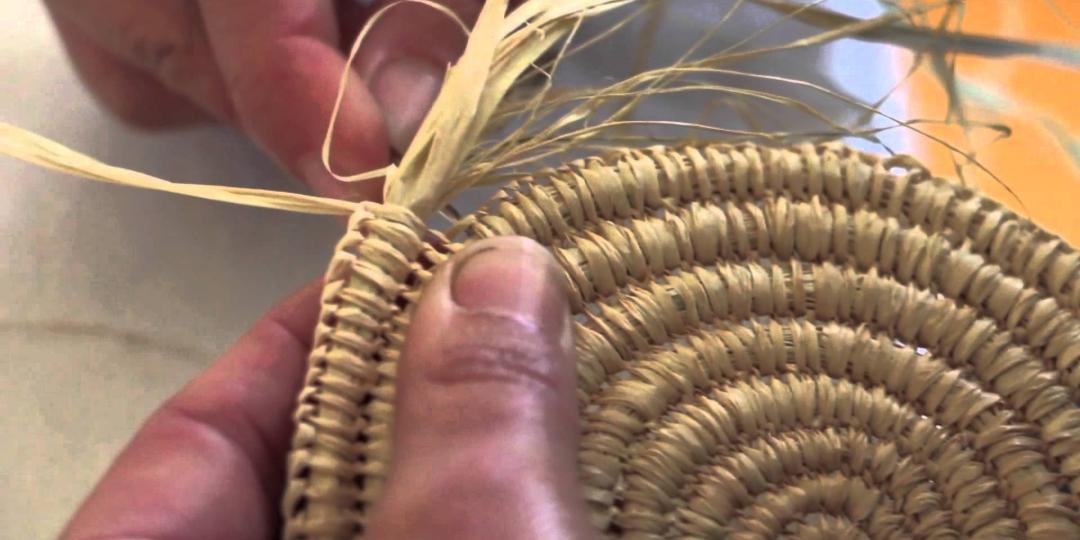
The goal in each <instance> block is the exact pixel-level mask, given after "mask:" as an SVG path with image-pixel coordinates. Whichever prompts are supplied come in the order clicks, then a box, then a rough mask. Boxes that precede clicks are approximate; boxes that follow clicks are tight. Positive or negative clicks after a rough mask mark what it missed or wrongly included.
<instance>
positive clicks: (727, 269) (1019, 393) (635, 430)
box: [284, 144, 1080, 539]
mask: <svg viewBox="0 0 1080 540" xmlns="http://www.w3.org/2000/svg"><path fill="white" fill-rule="evenodd" d="M508 234H518V235H524V236H529V237H532V238H534V239H536V240H537V241H539V242H540V243H542V244H544V245H546V246H548V247H549V248H550V249H551V251H552V253H553V254H554V256H555V258H556V259H557V261H558V262H559V264H560V265H561V267H562V269H563V276H564V278H565V283H566V289H567V291H568V294H569V295H570V298H571V304H572V306H573V309H574V311H575V313H576V314H577V317H578V321H579V324H578V325H577V355H578V365H577V371H578V380H579V398H580V407H581V412H582V426H583V438H582V441H581V447H580V452H579V463H580V479H581V484H582V486H583V489H584V493H585V496H586V499H587V501H588V504H589V508H590V511H591V516H592V519H593V522H594V523H595V524H596V526H598V527H599V528H600V529H601V530H603V531H604V532H605V534H606V536H608V537H612V538H615V537H628V538H629V537H633V538H661V537H687V536H688V537H705V538H715V537H728V536H730V537H734V538H772V537H777V536H781V535H791V536H795V537H800V538H848V537H850V538H860V537H870V538H910V537H920V538H922V537H925V538H960V537H987V538H989V537H1007V538H1016V537H1023V536H1028V537H1032V538H1078V537H1080V519H1078V514H1077V510H1078V506H1080V497H1078V494H1080V409H1078V407H1077V401H1078V399H1080V321H1078V318H1077V316H1078V312H1080V254H1078V253H1077V252H1076V251H1074V250H1072V249H1071V248H1070V247H1069V246H1067V245H1066V244H1065V243H1064V242H1063V241H1061V240H1060V239H1058V238H1057V237H1055V236H1053V235H1051V234H1049V233H1046V232H1044V231H1042V230H1041V229H1039V228H1037V227H1036V226H1034V225H1033V224H1031V223H1030V222H1028V221H1027V220H1025V219H1022V218H1020V217H1018V216H1017V215H1016V214H1014V213H1013V212H1011V211H1009V210H1008V209H1006V208H1004V207H1003V206H1001V205H999V204H997V203H995V202H993V201H990V200H989V199H986V198H984V197H982V196H980V195H979V194H978V193H976V192H974V191H973V190H971V189H969V188H966V187H962V186H959V185H956V184H953V183H949V182H946V181H943V180H940V179H936V178H932V177H931V176H930V175H929V174H928V172H927V171H926V170H924V169H923V168H922V167H921V166H920V165H918V164H917V163H915V162H914V160H912V159H910V158H905V157H893V158H880V157H876V156H873V155H868V154H863V153H859V152H857V151H854V150H851V149H849V148H846V147H843V146H839V145H831V144H825V145H816V146H815V145H810V144H806V145H802V146H797V147H792V148H788V149H772V148H764V147H758V146H753V145H749V144H746V145H738V146H730V145H724V144H714V145H698V146H689V147H684V148H678V149H675V148H665V147H656V148H650V149H646V150H627V151H625V152H622V153H620V154H617V155H614V156H612V157H610V158H607V159H600V158H595V159H587V160H582V161H576V162H574V163H571V164H569V165H567V166H565V167H562V168H560V169H558V170H551V171H547V172H545V173H542V174H539V175H536V176H535V177H534V178H531V179H529V180H526V181H520V182H518V183H516V184H514V185H512V186H509V187H508V188H506V189H505V190H504V191H502V192H501V193H500V194H499V195H498V196H496V198H495V199H494V200H493V201H491V202H490V204H489V205H488V206H486V207H485V208H484V209H482V210H481V211H478V212H476V213H475V214H473V215H471V216H469V217H466V218H464V219H462V220H461V221H460V222H458V223H457V224H456V225H455V226H453V227H452V228H451V229H450V230H449V235H448V236H449V237H450V238H457V239H461V241H462V242H465V243H467V242H469V241H472V240H474V239H478V238H484V237H490V236H496V235H508ZM460 247H461V244H458V243H453V242H450V241H449V240H447V238H446V237H444V236H442V235H440V234H439V233H435V232H432V231H428V230H427V229H425V227H424V226H423V224H422V222H421V221H420V220H419V219H417V218H416V217H415V216H414V215H413V214H412V213H411V212H410V211H408V210H405V209H402V208H398V207H394V206H390V205H378V204H366V205H365V206H364V208H363V209H362V210H360V211H358V212H357V213H356V214H355V215H354V216H353V218H352V221H351V223H350V227H349V232H348V234H346V236H345V238H344V239H343V240H342V241H341V243H340V244H339V246H338V249H337V254H336V255H335V257H334V259H333V261H332V263H331V266H330V270H329V272H328V274H327V282H326V290H325V294H324V296H323V313H322V316H321V320H320V323H319V327H318V330H317V338H316V343H315V349H314V351H313V352H312V355H311V362H310V367H309V371H308V375H307V382H306V385H305V388H304V390H303V393H302V395H301V397H300V405H299V409H298V411H297V417H296V418H297V421H298V430H297V433H296V437H295V440H294V443H293V451H292V454H291V457H290V459H289V468H288V484H287V493H286V497H285V501H284V511H285V516H286V531H285V536H286V537H287V538H290V539H300V538H308V539H313V538H327V539H329V538H335V539H336V538H356V537H358V536H359V535H360V534H361V533H362V531H363V527H364V523H365V510H367V509H368V508H370V506H371V504H372V503H374V502H375V501H376V500H377V498H378V496H379V491H380V489H381V486H382V481H383V477H384V475H385V473H386V470H387V464H388V461H389V460H390V458H391V454H392V449H391V447H390V437H389V435H390V425H391V423H392V417H393V397H394V376H395V365H396V361H397V358H398V355H399V354H400V350H401V345H402V340H403V336H404V332H405V329H406V327H407V325H408V321H409V311H410V306H411V305H412V304H413V303H414V302H415V301H416V299H417V298H418V295H419V294H420V290H421V289H422V287H423V284H424V283H425V282H426V281H427V280H428V278H429V277H430V276H431V273H432V271H433V269H434V268H435V267H437V266H438V265H439V264H440V263H441V262H443V261H444V260H445V259H446V258H447V257H448V255H449V254H450V253H452V252H454V251H456V250H458V249H459V248H460Z"/></svg>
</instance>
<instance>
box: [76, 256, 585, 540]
mask: <svg viewBox="0 0 1080 540" xmlns="http://www.w3.org/2000/svg"><path fill="white" fill-rule="evenodd" d="M319 289H320V286H319V285H312V286H310V287H308V288H307V289H305V290H303V291H301V292H300V293H298V294H296V295H294V296H293V297H292V298H290V299H289V300H287V301H285V302H284V303H283V304H281V305H280V306H278V307H277V308H275V309H274V310H273V311H271V312H270V314H268V315H267V316H266V317H264V318H263V319H262V320H261V321H260V322H259V323H257V324H256V325H255V327H254V328H253V329H252V330H251V331H250V332H249V333H248V334H247V335H246V336H245V337H244V338H242V339H241V340H240V341H239V342H238V343H237V344H236V345H235V346H234V347H233V348H232V349H231V350H230V351H229V352H227V353H226V354H225V355H224V356H223V357H222V358H221V359H220V360H218V361H217V362H216V363H215V364H214V365H213V366H212V367H210V368H209V369H208V370H207V371H206V372H205V373H203V374H202V375H201V376H199V377H198V378H196V379H195V380H193V381H192V382H191V383H189V384H188V385H187V386H186V387H184V389H182V390H181V391H180V392H179V393H178V394H177V395H176V396H174V397H173V398H171V399H170V400H169V401H168V402H167V403H166V404H165V405H164V406H163V407H162V408H161V409H159V410H158V411H157V412H155V413H154V414H153V415H152V416H151V417H150V419H149V420H147V422H146V424H145V425H144V426H143V427H142V429H140V430H139V432H138V434H136V436H135V438H134V440H132V441H131V443H130V444H129V445H128V447H127V448H126V449H125V450H124V451H123V452H122V453H121V454H120V456H119V457H118V458H117V460H116V462H115V463H114V464H113V465H112V467H111V468H110V470H109V471H108V472H107V473H106V474H105V477H104V478H103V479H102V480H101V482H100V483H99V484H98V486H97V487H96V488H95V489H94V491H93V493H92V494H91V495H90V497H89V498H88V499H87V500H86V502H85V503H84V504H83V506H82V508H81V509H80V510H79V511H78V512H77V513H76V515H75V517H74V518H73V519H72V520H71V522H70V523H69V524H68V526H67V529H66V530H65V532H64V533H63V534H62V535H61V538H63V539H65V540H90V539H93V540H110V539H116V540H119V539H126V538H141V539H162V540H163V539H169V540H177V539H193V540H194V539H198V540H214V539H218V538H221V539H230V540H247V539H267V538H275V537H277V534H278V528H279V527H280V522H279V519H278V515H279V514H278V500H279V495H280V492H281V489H282V482H283V475H284V470H285V465H284V463H285V453H286V451H287V448H288V444H289V436H290V434H291V432H292V422H291V412H292V409H293V405H294V400H295V396H296V394H297V392H298V390H299V388H300V385H301V382H302V379H303V374H304V370H305V362H304V359H305V356H306V354H307V350H308V348H309V345H310V344H309V343H308V342H307V336H308V334H309V333H310V331H311V329H312V328H313V327H314V325H315V319H316V317H317V310H318V305H317V298H318V292H319ZM572 337H573V336H572V330H571V323H570V318H569V315H568V308H567V300H566V295H565V292H564V291H563V289H562V285H561V283H560V281H559V279H558V276H557V270H556V267H555V265H554V262H553V261H552V259H551V257H550V255H548V254H547V253H546V252H545V251H544V250H543V248H540V247H539V246H538V245H536V244H535V243H533V242H531V241H529V240H525V239H521V238H510V237H505V238H497V239H491V240H484V241H481V242H477V243H475V244H473V245H471V246H470V247H469V248H468V249H467V250H466V251H465V252H463V253H460V254H458V255H457V256H455V257H454V258H453V260H452V261H451V263H450V265H449V266H447V267H444V268H443V269H442V270H440V271H439V272H438V273H437V274H436V276H435V277H434V279H433V281H432V282H431V283H430V284H429V285H428V287H427V288H426V289H425V291H424V294H423V296H422V298H421V299H420V302H419V304H418V305H417V307H416V310H415V312H414V316H413V320H412V324H411V325H410V331H409V334H408V337H407V340H406V345H405V350H404V351H403V354H402V357H401V360H400V365H399V366H398V376H399V378H398V380H397V391H398V393H397V397H396V409H395V421H394V433H393V437H394V449H395V452H394V456H393V460H392V462H391V465H390V472H389V476H388V478H387V482H386V485H385V491H384V493H383V498H382V500H381V502H380V503H379V504H378V505H376V506H375V508H374V509H373V510H372V514H371V521H370V527H369V529H368V531H367V532H366V534H365V538H368V539H381V540H383V539H397V538H408V539H410V540H411V539H421V538H499V539H517V538H588V537H592V536H593V535H594V534H593V533H592V532H591V530H590V528H589V526H588V524H587V520H586V516H585V507H584V502H583V499H582V495H581V493H580V491H579V487H578V482H577V465H576V462H577V459H576V457H577V456H576V452H577V440H578V429H579V421H578V416H577V414H578V412H577V400H576V397H575V396H576V394H575V392H576V384H575V377H576V375H575V371H574V361H573V339H572Z"/></svg>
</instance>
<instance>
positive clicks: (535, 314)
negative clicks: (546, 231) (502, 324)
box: [450, 237, 568, 335]
mask: <svg viewBox="0 0 1080 540" xmlns="http://www.w3.org/2000/svg"><path fill="white" fill-rule="evenodd" d="M452 265H453V267H452V269H451V278H450V280H451V284H450V296H451V298H452V300H453V301H454V303H455V304H456V305H457V306H459V307H461V308H464V309H466V310H470V311H480V312H487V313H493V314H498V315H504V316H510V317H513V318H515V319H517V320H518V321H520V322H523V323H526V324H529V325H530V326H533V327H535V328H536V329H537V330H540V331H542V332H544V333H548V332H553V333H555V335H558V334H559V333H561V332H562V331H563V330H564V327H565V326H566V323H565V321H566V320H567V311H568V307H567V306H568V302H567V299H566V293H565V291H564V290H563V286H562V283H561V282H560V281H559V279H558V274H557V272H558V270H557V267H556V266H555V261H554V260H553V259H552V257H551V255H550V254H549V253H548V252H547V251H546V250H545V249H544V248H542V247H540V246H539V245H538V244H536V243H535V242H533V241H532V240H528V239H525V238H520V237H502V238H492V239H488V240H483V241H480V242H477V243H475V244H473V245H472V246H470V247H469V248H468V249H467V250H466V251H465V252H462V253H460V254H458V256H457V257H455V259H454V261H453V263H452Z"/></svg>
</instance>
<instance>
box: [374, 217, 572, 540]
mask: <svg viewBox="0 0 1080 540" xmlns="http://www.w3.org/2000/svg"><path fill="white" fill-rule="evenodd" d="M398 374H399V375H398V387H397V388H398V395H397V404H396V410H395V425H394V439H393V444H394V457H393V461H392V463H391V466H390V473H389V477H388V479H387V484H386V492H385V494H384V497H383V499H382V501H381V502H380V503H379V505H378V506H377V507H376V508H375V510H374V513H373V515H372V521H371V527H370V529H369V538H381V539H386V538H499V539H517V538H584V537H590V536H592V533H591V532H590V529H589V527H588V525H587V518H586V512H585V503H584V499H583V497H582V495H581V493H580V489H579V487H578V482H577V465H576V462H577V460H576V452H577V441H578V431H579V420H578V413H577V402H576V385H575V372H574V362H573V334H572V327H571V324H570V317H569V310H568V307H567V300H566V294H565V292H564V289H563V285H562V283H561V281H560V278H559V275H558V271H557V269H556V267H555V263H554V261H553V260H552V258H551V256H550V255H549V254H548V253H547V252H546V251H544V249H543V248H541V247H540V246H538V245H537V244H536V243H534V242H532V241H531V240H526V239H523V238H513V237H504V238H494V239H488V240H484V241H481V242H477V243H475V244H473V245H471V246H470V247H469V248H468V249H466V250H465V251H464V252H462V253H460V254H458V255H457V256H455V258H454V259H453V260H452V261H451V263H450V264H449V265H448V266H447V267H445V268H443V269H442V270H441V271H440V272H439V273H438V274H436V276H435V277H434V279H433V280H432V282H431V283H430V284H429V286H428V287H427V288H426V289H425V291H424V294H423V297H422V298H421V299H420V303H419V305H418V306H417V308H416V312H415V315H414V318H413V320H412V323H411V324H410V329H409V335H408V338H407V340H406V344H405V350H404V352H403V355H402V358H401V362H400V365H399V368H398Z"/></svg>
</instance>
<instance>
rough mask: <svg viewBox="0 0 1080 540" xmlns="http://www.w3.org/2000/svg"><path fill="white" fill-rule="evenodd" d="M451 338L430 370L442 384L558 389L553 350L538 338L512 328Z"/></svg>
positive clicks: (466, 333)
mask: <svg viewBox="0 0 1080 540" xmlns="http://www.w3.org/2000/svg"><path fill="white" fill-rule="evenodd" d="M464 334H465V335H464V336H463V337H461V338H458V339H451V340H450V341H449V342H448V343H447V345H446V346H445V347H444V349H443V355H442V361H441V362H440V364H439V367H438V369H436V370H434V371H433V372H432V374H431V376H432V378H433V380H434V381H435V382H437V383H439V384H443V385H455V386H456V385H476V384H498V385H516V386H524V387H528V388H529V389H532V390H538V391H549V390H555V389H556V387H557V380H556V378H555V377H553V376H552V369H551V363H552V357H553V351H552V350H551V348H550V347H548V346H545V345H544V344H542V343H538V342H537V340H535V339H529V338H523V337H521V336H516V335H514V334H513V333H512V332H511V333H505V332H495V333H493V334H490V335H486V336H485V337H483V338H479V336H469V335H468V334H469V332H465V333H464Z"/></svg>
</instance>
